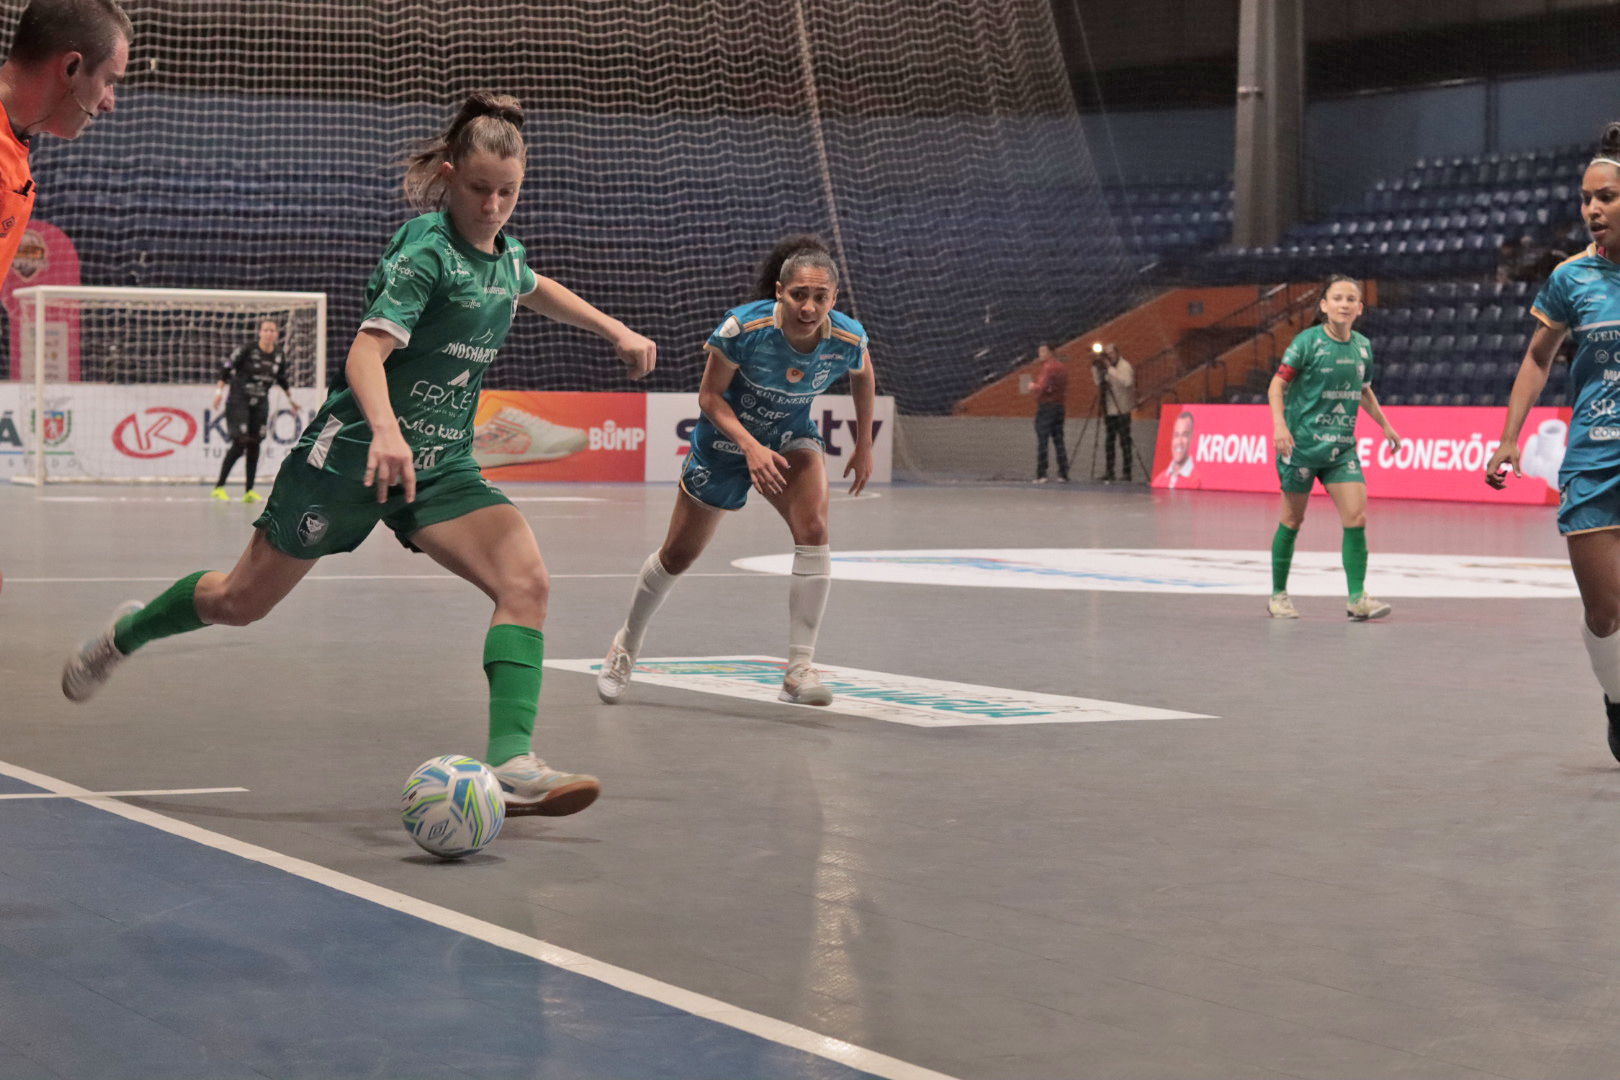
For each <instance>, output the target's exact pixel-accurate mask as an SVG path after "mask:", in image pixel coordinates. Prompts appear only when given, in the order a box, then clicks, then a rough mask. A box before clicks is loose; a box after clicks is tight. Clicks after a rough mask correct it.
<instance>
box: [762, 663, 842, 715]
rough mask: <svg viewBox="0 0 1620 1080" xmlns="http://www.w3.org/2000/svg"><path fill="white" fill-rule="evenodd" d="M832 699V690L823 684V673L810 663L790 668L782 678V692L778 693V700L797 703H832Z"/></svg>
mask: <svg viewBox="0 0 1620 1080" xmlns="http://www.w3.org/2000/svg"><path fill="white" fill-rule="evenodd" d="M832 699H833V693H832V691H831V690H829V689H827V688H826V687H825V686H823V685H821V675H820V674H819V673H817V671H816V669H815V668H813V667H810V666H809V665H808V664H801V665H799V666H798V667H795V668H789V669H788V672H787V674H786V675H785V676H784V677H783V678H782V692H781V693H780V694H777V695H776V700H778V701H789V702H792V703H793V704H795V705H831V704H832Z"/></svg>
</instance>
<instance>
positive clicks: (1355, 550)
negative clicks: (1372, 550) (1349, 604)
mask: <svg viewBox="0 0 1620 1080" xmlns="http://www.w3.org/2000/svg"><path fill="white" fill-rule="evenodd" d="M1344 577H1345V581H1346V583H1347V584H1348V585H1349V587H1350V599H1351V600H1355V599H1357V598H1359V597H1360V596H1361V594H1362V593H1363V592H1365V591H1366V586H1367V527H1366V526H1365V525H1363V526H1361V527H1360V528H1359V529H1346V530H1344Z"/></svg>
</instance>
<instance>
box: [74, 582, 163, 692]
mask: <svg viewBox="0 0 1620 1080" xmlns="http://www.w3.org/2000/svg"><path fill="white" fill-rule="evenodd" d="M145 606H146V605H145V604H143V603H141V602H140V601H139V600H129V601H126V602H124V603H122V604H120V605H118V610H117V611H115V612H113V616H112V619H110V620H109V621H108V623H107V625H106V627H105V628H104V629H103V630H102V631H101V633H99V634H97V635H96V636H95V637H93V638H91V639H90V640H88V641H86V642H85V643H84V644H82V645H80V646H79V649H78V651H77V652H75V653H74V654H73V655H72V656H70V657H68V662H67V664H66V665H65V666H63V668H62V693H63V694H64V695H66V697H67V699H68V700H69V701H89V700H90V698H91V697H92V696H94V694H95V692H96V691H97V690H100V689H101V684H102V683H104V682H106V681H107V677H108V676H109V675H111V674H112V671H113V668H115V667H117V666H118V664H119V661H121V660H123V659H124V654H123V653H121V652H119V651H118V645H117V644H116V643H115V642H114V640H113V634H114V631H115V630H117V628H118V620H120V619H122V618H123V617H124V616H125V615H133V614H134V613H135V612H137V611H139V610H141V608H143V607H145Z"/></svg>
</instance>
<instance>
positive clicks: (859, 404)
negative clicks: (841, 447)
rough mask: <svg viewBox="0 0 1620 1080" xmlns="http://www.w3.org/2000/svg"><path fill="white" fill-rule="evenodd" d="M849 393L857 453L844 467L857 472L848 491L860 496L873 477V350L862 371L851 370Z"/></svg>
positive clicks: (874, 381) (874, 391)
mask: <svg viewBox="0 0 1620 1080" xmlns="http://www.w3.org/2000/svg"><path fill="white" fill-rule="evenodd" d="M849 392H850V396H851V397H853V398H854V399H855V452H854V453H853V454H851V455H850V457H849V464H848V465H845V466H844V475H845V476H848V475H849V474H850V473H854V474H855V479H854V480H853V481H852V482H851V483H850V485H849V493H850V494H851V495H859V494H860V493H861V492H862V490H864V489H865V487H866V482H867V481H868V480H870V479H871V477H872V439H873V435H872V413H873V410H874V406H875V404H876V402H877V374H876V373H875V372H874V371H873V370H872V354H871V353H870V352H868V353H867V354H866V362H865V363H863V364H862V365H861V370H859V371H852V372H850V373H849Z"/></svg>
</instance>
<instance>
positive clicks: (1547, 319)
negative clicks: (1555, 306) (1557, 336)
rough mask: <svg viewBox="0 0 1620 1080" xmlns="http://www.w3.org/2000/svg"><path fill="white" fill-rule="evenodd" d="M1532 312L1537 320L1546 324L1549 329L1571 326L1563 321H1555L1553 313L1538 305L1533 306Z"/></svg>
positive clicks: (1566, 328) (1564, 328)
mask: <svg viewBox="0 0 1620 1080" xmlns="http://www.w3.org/2000/svg"><path fill="white" fill-rule="evenodd" d="M1530 314H1532V315H1534V316H1535V317H1536V319H1537V321H1539V322H1540V323H1541V325H1543V326H1545V327H1546V328H1547V329H1549V330H1568V329H1569V327H1567V326H1565V325H1564V324H1563V323H1561V322H1555V321H1553V317H1552V316H1551V315H1548V314H1547V313H1546V312H1545V311H1542V310H1541V309H1540V308H1538V307H1531V308H1530Z"/></svg>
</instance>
